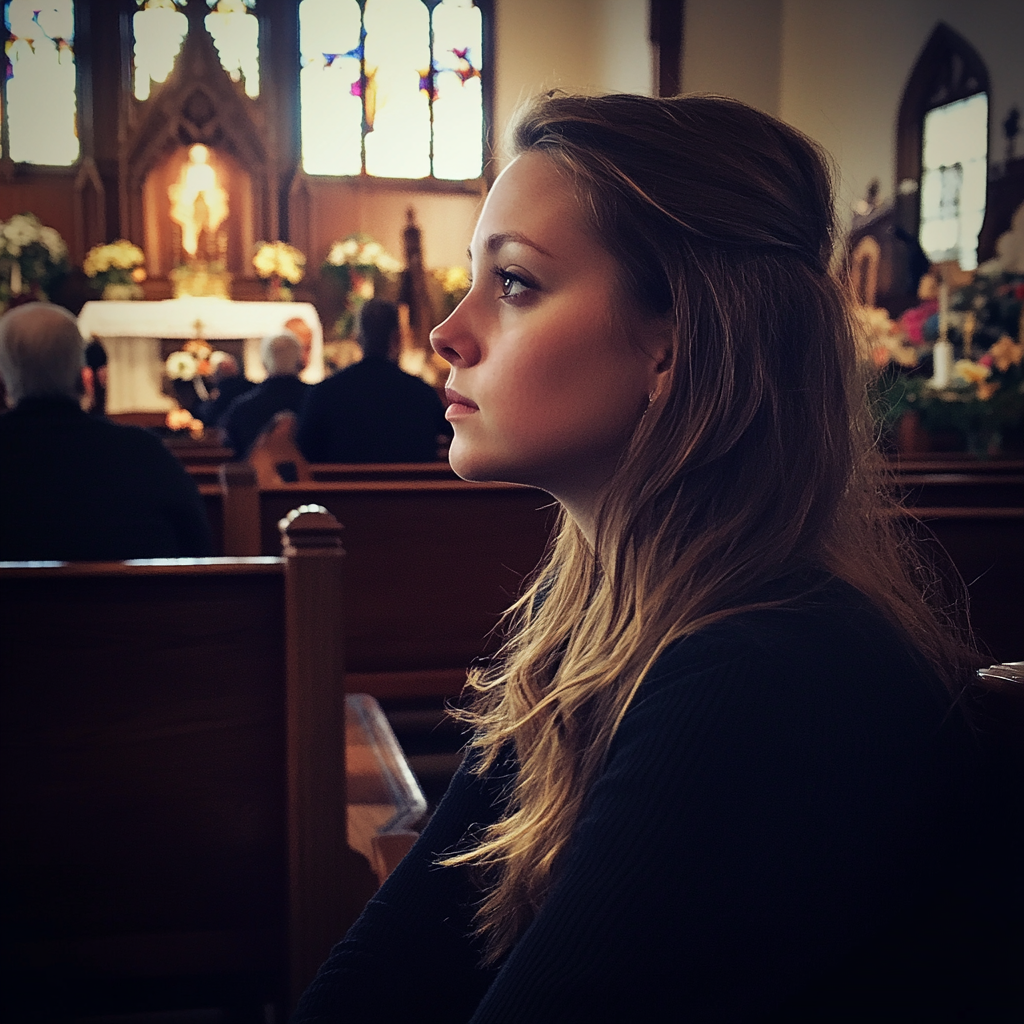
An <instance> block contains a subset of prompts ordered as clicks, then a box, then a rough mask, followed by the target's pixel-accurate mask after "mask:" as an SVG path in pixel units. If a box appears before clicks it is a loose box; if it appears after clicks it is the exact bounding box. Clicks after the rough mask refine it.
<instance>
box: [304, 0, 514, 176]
mask: <svg viewBox="0 0 1024 1024" xmlns="http://www.w3.org/2000/svg"><path fill="white" fill-rule="evenodd" d="M357 3H359V6H360V8H362V7H363V3H364V0H357ZM438 3H440V0H428V2H427V3H425V4H424V6H425V7H427V8H428V10H429V11H431V12H433V9H434V7H436V6H437V5H438ZM301 5H302V0H296V3H295V40H296V61H295V76H296V92H295V97H296V101H295V107H294V116H295V126H296V135H297V136H298V140H297V143H298V144H297V153H296V156H297V166H298V168H299V169H300V170H301V172H302V174H303V175H304V176H305V177H306V178H308V179H309V180H310V181H314V182H332V181H334V182H345V183H348V184H355V183H358V186H359V187H365V186H366V185H368V184H369V183H371V182H372V183H373V184H372V186H370V187H373V188H380V189H382V190H383V191H402V192H425V193H431V194H440V195H453V194H454V195H475V196H479V195H484V194H485V193H486V191H487V190H488V189H489V188H490V187H491V185H493V184H494V179H495V177H496V175H497V157H496V154H495V146H494V0H474V6H476V7H477V8H479V10H480V24H481V42H480V45H481V50H482V58H483V59H482V66H483V68H484V69H485V70H484V75H483V76H482V81H481V92H482V94H483V122H484V124H483V139H482V147H483V167H482V170H481V173H480V174H479V175H477V176H476V177H475V178H462V179H457V178H435V177H434V176H433V175H432V174H431V175H429V176H427V177H424V178H390V177H382V176H379V175H375V174H368V173H367V172H366V170H365V169H364V170H361V171H360V172H359V174H314V173H311V172H309V171H306V170H305V168H304V167H303V164H302V137H301V123H302V90H301V85H300V84H299V83H298V81H297V79H298V74H299V70H300V68H301V61H302V58H301V50H300V49H299V45H300V44H299V8H300V6H301ZM363 162H364V163H365V158H364V161H363Z"/></svg>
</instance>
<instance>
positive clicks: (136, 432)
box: [0, 302, 211, 561]
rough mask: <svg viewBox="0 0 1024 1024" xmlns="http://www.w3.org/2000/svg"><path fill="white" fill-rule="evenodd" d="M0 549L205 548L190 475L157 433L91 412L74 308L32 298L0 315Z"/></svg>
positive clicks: (13, 555)
mask: <svg viewBox="0 0 1024 1024" xmlns="http://www.w3.org/2000/svg"><path fill="white" fill-rule="evenodd" d="M0 377H2V378H3V381H4V384H5V385H6V388H7V394H8V396H9V400H10V402H11V404H12V405H13V406H14V408H13V409H12V411H11V412H9V413H7V414H6V415H4V416H3V417H0V559H3V560H12V561H15V560H17V561H21V560H36V559H53V560H59V561H113V560H119V559H124V558H177V557H191V556H204V555H209V554H211V543H210V528H209V524H208V522H207V519H206V512H205V510H204V508H203V503H202V499H201V498H200V497H199V492H198V491H197V490H196V485H195V484H194V483H193V482H192V479H191V478H190V477H189V475H188V474H187V473H186V472H185V470H184V469H183V468H182V466H181V464H180V463H179V462H178V461H177V459H175V458H174V456H173V455H171V453H170V452H169V451H168V450H167V449H166V448H165V447H164V445H163V444H162V443H161V442H160V440H159V439H158V438H156V437H154V436H153V435H152V434H149V433H147V432H146V431H145V430H142V429H140V428H139V427H127V426H120V425H118V424H116V423H110V422H108V421H107V420H105V419H103V418H101V417H95V416H88V415H86V413H84V412H83V411H82V409H81V407H80V405H79V401H80V398H81V396H82V394H83V392H85V391H86V390H91V385H92V379H91V378H92V375H91V372H90V371H89V369H88V368H87V367H85V360H84V344H83V341H82V336H81V335H80V334H79V333H78V325H77V324H76V322H75V318H74V317H73V316H72V315H71V314H70V313H69V312H68V311H67V310H65V309H62V308H61V307H59V306H53V305H50V304H48V303H41V302H33V303H30V304H28V305H24V306H19V307H18V308H17V309H12V310H10V311H9V312H8V313H6V314H5V315H4V316H3V317H0Z"/></svg>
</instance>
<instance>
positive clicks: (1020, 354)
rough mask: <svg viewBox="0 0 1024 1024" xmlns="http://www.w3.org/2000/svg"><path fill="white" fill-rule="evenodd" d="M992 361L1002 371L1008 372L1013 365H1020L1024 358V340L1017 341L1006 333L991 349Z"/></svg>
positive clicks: (989, 352)
mask: <svg viewBox="0 0 1024 1024" xmlns="http://www.w3.org/2000/svg"><path fill="white" fill-rule="evenodd" d="M988 354H989V355H990V356H991V357H992V362H993V363H994V364H995V366H996V369H998V370H999V372H1000V373H1006V371H1007V370H1008V369H1009V368H1010V367H1011V366H1020V361H1021V359H1024V342H1015V341H1014V340H1013V338H1011V337H1010V336H1009V335H1008V334H1004V335H1003V336H1002V337H1001V338H1000V339H999V340H998V341H997V342H996V343H995V344H994V345H993V346H992V347H991V348H990V349H989V350H988Z"/></svg>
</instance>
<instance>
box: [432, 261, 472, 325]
mask: <svg viewBox="0 0 1024 1024" xmlns="http://www.w3.org/2000/svg"><path fill="white" fill-rule="evenodd" d="M434 277H435V279H436V280H437V282H438V284H440V285H441V296H442V303H443V309H442V312H443V314H444V318H445V319H447V318H448V317H449V316H451V315H452V313H453V312H454V311H455V307H456V306H457V305H458V304H459V303H460V302H461V301H462V300H463V299H464V298H465V297H466V293H467V292H468V291H469V287H470V284H471V283H472V282H471V281H470V279H469V271H468V270H467V269H466V268H465V267H438V269H437V270H435V271H434Z"/></svg>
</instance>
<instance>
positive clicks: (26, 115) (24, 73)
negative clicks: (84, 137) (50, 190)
mask: <svg viewBox="0 0 1024 1024" xmlns="http://www.w3.org/2000/svg"><path fill="white" fill-rule="evenodd" d="M4 24H5V26H6V28H7V44H6V50H7V60H8V62H9V63H8V71H7V75H8V77H7V103H6V113H7V131H8V146H9V153H10V157H11V159H12V160H14V161H16V162H18V163H32V164H54V165H58V166H67V165H69V164H73V163H74V162H75V161H76V160H77V159H78V154H79V145H78V125H77V114H78V103H77V99H76V95H75V76H76V69H75V50H74V45H75V11H74V4H73V2H72V0H48V2H47V3H45V4H43V3H40V0H9V3H7V4H6V5H5V7H4ZM41 124H45V125H46V131H40V130H39V126H40V125H41Z"/></svg>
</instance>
